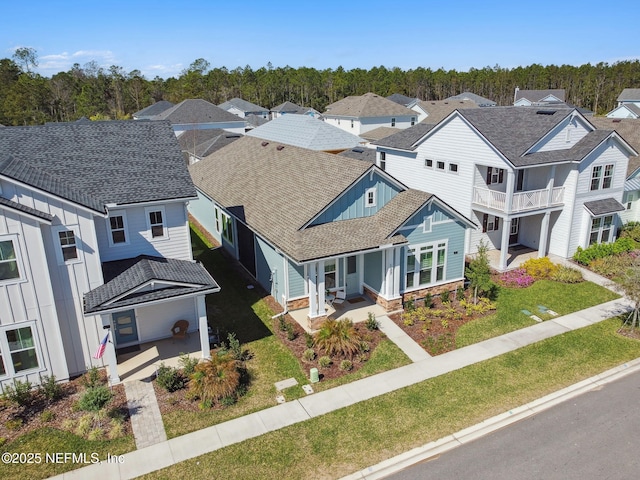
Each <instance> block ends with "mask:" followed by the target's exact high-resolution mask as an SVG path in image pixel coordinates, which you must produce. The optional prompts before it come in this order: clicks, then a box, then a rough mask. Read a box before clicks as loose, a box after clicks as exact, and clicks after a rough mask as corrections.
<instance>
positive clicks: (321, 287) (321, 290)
mask: <svg viewBox="0 0 640 480" xmlns="http://www.w3.org/2000/svg"><path fill="white" fill-rule="evenodd" d="M339 273H340V268H339V267H338V260H336V287H337V286H338V274H339ZM317 285H318V315H317V316H318V317H323V316H324V315H326V314H327V311H326V308H325V284H324V260H321V261H319V262H318V281H317Z"/></svg>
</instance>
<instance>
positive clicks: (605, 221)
mask: <svg viewBox="0 0 640 480" xmlns="http://www.w3.org/2000/svg"><path fill="white" fill-rule="evenodd" d="M612 234H613V215H607V216H605V217H596V218H593V219H591V232H590V234H589V245H593V244H596V243H608V242H610V241H611V235H612Z"/></svg>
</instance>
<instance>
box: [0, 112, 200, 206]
mask: <svg viewBox="0 0 640 480" xmlns="http://www.w3.org/2000/svg"><path fill="white" fill-rule="evenodd" d="M0 175H3V176H6V177H8V178H11V179H13V180H16V181H18V182H22V183H25V184H27V185H29V186H31V187H34V188H37V189H40V190H43V191H45V192H48V193H50V194H53V195H56V196H58V197H61V198H64V199H67V200H70V201H72V202H74V203H77V204H79V205H82V206H84V207H87V208H89V209H92V210H94V211H97V212H101V213H103V212H105V208H106V205H107V204H114V203H115V204H130V203H140V202H149V201H160V200H168V199H174V198H185V199H186V198H193V197H194V196H196V190H195V188H194V186H193V183H192V182H191V179H190V177H189V172H188V171H187V169H186V166H185V164H184V161H183V159H182V154H181V152H180V147H179V145H178V141H177V139H176V136H175V134H174V132H173V129H172V128H171V126H170V125H169V124H168V123H167V122H152V121H148V122H147V121H144V122H139V121H108V122H90V123H76V122H74V123H58V124H48V125H39V126H31V127H10V128H3V129H0Z"/></svg>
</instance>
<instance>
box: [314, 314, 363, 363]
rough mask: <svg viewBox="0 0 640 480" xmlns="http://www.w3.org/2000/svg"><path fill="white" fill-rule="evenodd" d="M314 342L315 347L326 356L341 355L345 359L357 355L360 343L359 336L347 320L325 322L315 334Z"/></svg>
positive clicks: (351, 323)
mask: <svg viewBox="0 0 640 480" xmlns="http://www.w3.org/2000/svg"><path fill="white" fill-rule="evenodd" d="M314 340H315V344H316V346H317V347H318V348H321V349H322V350H324V351H325V352H326V353H327V355H329V356H331V355H343V356H345V357H353V356H354V355H355V354H357V353H358V351H359V350H360V343H361V342H362V338H361V337H360V334H359V333H358V332H357V331H356V329H355V327H354V326H353V322H352V321H351V320H350V319H348V318H345V319H343V320H333V319H329V320H327V321H326V322H324V323H323V324H322V325H321V326H320V329H319V330H318V331H317V332H316V334H315V337H314Z"/></svg>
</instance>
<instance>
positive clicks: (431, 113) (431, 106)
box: [418, 100, 479, 124]
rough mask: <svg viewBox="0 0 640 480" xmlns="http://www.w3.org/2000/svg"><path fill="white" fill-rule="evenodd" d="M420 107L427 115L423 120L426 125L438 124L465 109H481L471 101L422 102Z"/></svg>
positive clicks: (419, 103)
mask: <svg viewBox="0 0 640 480" xmlns="http://www.w3.org/2000/svg"><path fill="white" fill-rule="evenodd" d="M418 105H419V106H420V108H422V110H424V111H425V112H426V113H427V118H425V119H424V120H423V122H425V123H431V124H436V123H438V122H440V121H441V120H444V119H445V118H447V117H448V116H449V115H451V113H452V112H453V111H454V110H460V109H463V108H479V107H478V104H477V103H475V102H472V101H471V100H437V101H436V100H428V101H420V102H418Z"/></svg>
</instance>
